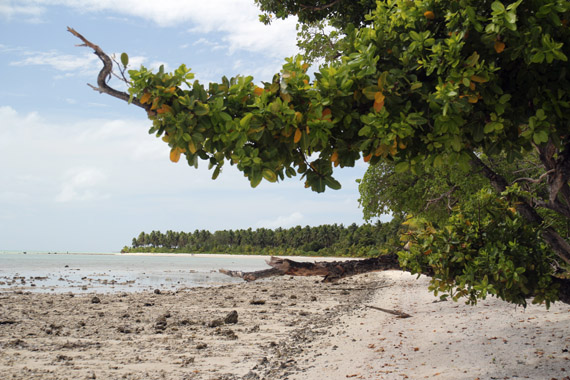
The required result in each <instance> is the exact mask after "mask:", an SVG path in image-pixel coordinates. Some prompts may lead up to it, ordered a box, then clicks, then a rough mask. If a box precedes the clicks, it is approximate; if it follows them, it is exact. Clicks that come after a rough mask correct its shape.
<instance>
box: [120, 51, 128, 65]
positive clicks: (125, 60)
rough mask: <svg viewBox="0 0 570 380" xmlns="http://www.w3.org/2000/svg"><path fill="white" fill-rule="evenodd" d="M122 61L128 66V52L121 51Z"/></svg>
mask: <svg viewBox="0 0 570 380" xmlns="http://www.w3.org/2000/svg"><path fill="white" fill-rule="evenodd" d="M121 63H122V64H123V66H124V67H127V65H128V64H129V56H128V55H127V53H121Z"/></svg>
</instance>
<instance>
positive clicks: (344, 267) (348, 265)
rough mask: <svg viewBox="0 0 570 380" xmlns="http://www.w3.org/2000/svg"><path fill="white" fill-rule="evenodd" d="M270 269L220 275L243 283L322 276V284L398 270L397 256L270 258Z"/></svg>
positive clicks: (227, 271) (226, 271)
mask: <svg viewBox="0 0 570 380" xmlns="http://www.w3.org/2000/svg"><path fill="white" fill-rule="evenodd" d="M267 264H268V265H269V266H271V267H272V269H265V270H260V271H255V272H240V271H231V270H226V269H220V272H221V273H224V274H227V275H228V276H232V277H239V278H242V279H244V280H245V281H255V280H258V279H261V278H266V277H272V276H284V275H289V276H324V278H323V282H332V281H335V280H338V279H340V278H343V277H349V276H354V275H357V274H362V273H368V272H378V271H384V270H388V269H400V264H399V263H398V256H397V255H396V254H390V255H385V256H380V257H378V258H372V259H364V260H347V261H331V262H326V261H321V262H314V263H307V262H299V261H293V260H289V259H283V258H280V257H275V256H272V257H271V259H270V260H269V261H268V262H267Z"/></svg>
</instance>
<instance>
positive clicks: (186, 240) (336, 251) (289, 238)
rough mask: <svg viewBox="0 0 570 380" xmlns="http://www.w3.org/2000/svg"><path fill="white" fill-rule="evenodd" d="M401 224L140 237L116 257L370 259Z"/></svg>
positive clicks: (390, 243) (394, 238) (387, 246)
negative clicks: (146, 254) (211, 255)
mask: <svg viewBox="0 0 570 380" xmlns="http://www.w3.org/2000/svg"><path fill="white" fill-rule="evenodd" d="M401 222H402V220H401V218H398V217H396V218H393V219H392V220H391V221H390V222H387V223H382V222H380V221H378V222H376V223H375V224H370V223H367V224H363V225H357V224H356V223H353V224H351V225H349V226H344V225H342V224H324V225H320V226H315V227H311V226H305V227H301V226H296V227H292V228H276V229H268V228H257V229H255V230H254V229H252V228H248V229H238V230H219V231H215V232H211V231H208V230H195V231H194V232H183V231H181V232H177V231H172V230H168V231H166V232H165V233H163V232H160V231H151V232H150V233H146V232H144V231H143V232H141V233H140V234H139V235H138V237H135V238H133V240H132V243H131V246H130V247H127V246H126V247H124V248H123V250H122V251H121V252H123V253H127V252H156V253H159V252H171V253H183V252H187V253H191V252H209V253H227V254H260V255H304V256H311V255H315V256H352V257H374V256H378V255H380V254H382V253H385V252H388V251H390V250H391V249H392V248H393V247H395V246H396V245H397V243H398V241H399V237H398V230H399V228H400V225H401Z"/></svg>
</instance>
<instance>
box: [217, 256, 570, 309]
mask: <svg viewBox="0 0 570 380" xmlns="http://www.w3.org/2000/svg"><path fill="white" fill-rule="evenodd" d="M267 264H268V265H269V266H270V267H271V269H264V270H260V271H254V272H242V271H232V270H226V269H220V272H221V273H224V274H226V275H228V276H232V277H237V278H241V279H243V280H245V281H255V280H259V279H262V278H267V277H273V276H285V275H289V276H323V282H334V281H336V280H339V279H341V278H344V277H350V276H355V275H358V274H363V273H368V272H380V271H385V270H391V269H393V270H403V269H402V268H401V267H400V263H399V262H398V255H397V254H395V253H391V254H388V255H383V256H379V257H375V258H370V259H362V260H346V261H329V262H327V261H320V262H312V263H310V262H299V261H293V260H289V259H284V258H281V257H275V256H272V257H271V259H270V260H269V261H267ZM422 274H424V275H426V276H430V277H431V276H432V275H433V273H429V272H425V273H422ZM553 281H554V282H555V283H557V284H558V286H559V294H558V297H559V299H560V301H561V302H564V303H567V304H570V279H563V278H558V277H554V276H553ZM529 297H531V295H529Z"/></svg>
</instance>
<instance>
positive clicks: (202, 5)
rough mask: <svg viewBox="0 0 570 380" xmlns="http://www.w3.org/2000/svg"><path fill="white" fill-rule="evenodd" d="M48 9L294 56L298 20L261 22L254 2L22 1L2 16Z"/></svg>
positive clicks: (40, 11) (192, 0)
mask: <svg viewBox="0 0 570 380" xmlns="http://www.w3.org/2000/svg"><path fill="white" fill-rule="evenodd" d="M49 5H63V6H68V7H72V8H75V9H76V10H77V11H79V12H84V13H86V12H97V11H111V12H117V13H120V14H123V15H127V16H134V17H140V18H143V19H146V20H150V21H152V22H154V23H156V24H157V25H159V26H161V27H173V26H176V27H180V26H187V27H188V28H189V30H190V31H191V32H193V33H196V32H198V33H211V32H221V33H223V34H224V35H225V37H224V38H223V39H224V41H226V42H228V43H229V44H230V49H231V50H240V49H241V50H247V51H250V52H264V54H265V55H268V56H273V57H275V58H277V57H279V58H283V57H285V56H290V55H293V54H295V52H296V51H297V48H296V46H295V37H296V29H295V25H296V18H294V17H291V18H289V19H287V20H275V21H274V22H273V23H272V25H271V26H266V25H263V24H262V23H261V22H259V18H258V17H259V14H260V11H259V9H258V8H257V7H256V6H255V4H254V2H253V0H210V1H206V2H204V1H202V0H184V1H181V0H162V1H156V0H121V1H117V0H19V4H18V5H14V4H11V3H8V4H7V5H5V6H4V8H5V9H4V10H3V13H4V14H7V15H13V14H16V13H17V12H20V13H22V12H34V9H35V12H36V13H37V15H40V14H41V13H42V11H43V10H44V8H45V7H47V6H49Z"/></svg>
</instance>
